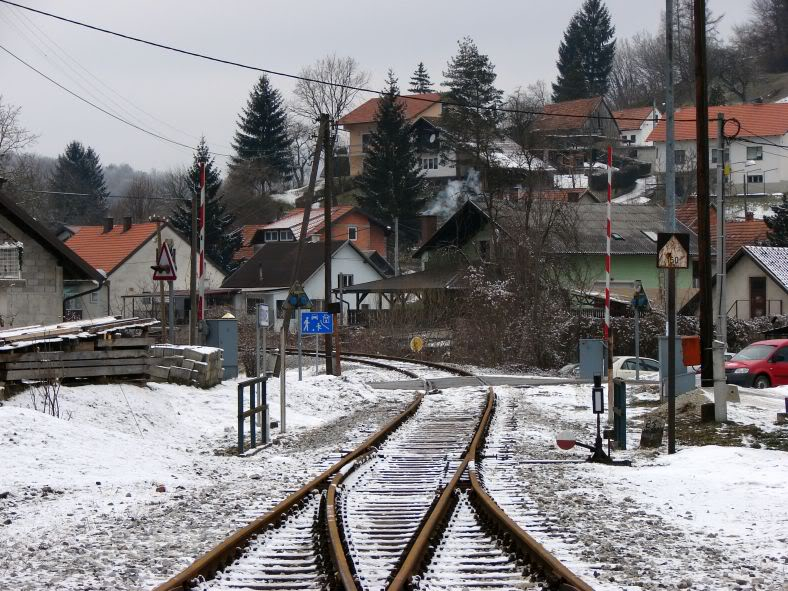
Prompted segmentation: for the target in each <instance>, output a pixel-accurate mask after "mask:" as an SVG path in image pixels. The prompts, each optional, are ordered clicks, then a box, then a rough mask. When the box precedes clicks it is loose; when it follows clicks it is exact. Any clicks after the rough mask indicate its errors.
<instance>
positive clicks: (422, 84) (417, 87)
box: [408, 62, 435, 94]
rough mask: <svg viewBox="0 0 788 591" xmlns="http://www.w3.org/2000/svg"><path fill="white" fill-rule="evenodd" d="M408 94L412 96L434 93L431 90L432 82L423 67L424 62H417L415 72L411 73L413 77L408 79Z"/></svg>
mask: <svg viewBox="0 0 788 591" xmlns="http://www.w3.org/2000/svg"><path fill="white" fill-rule="evenodd" d="M408 92H412V93H414V94H424V93H425V92H435V90H434V89H433V88H432V80H430V75H429V74H428V73H427V68H425V67H424V62H419V65H418V67H417V68H416V71H415V72H413V76H411V77H410V88H408Z"/></svg>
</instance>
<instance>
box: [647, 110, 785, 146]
mask: <svg viewBox="0 0 788 591" xmlns="http://www.w3.org/2000/svg"><path fill="white" fill-rule="evenodd" d="M717 113H722V114H723V115H724V116H725V118H726V119H731V118H735V119H737V120H738V121H739V123H741V129H739V133H738V134H737V137H755V136H763V137H769V136H772V137H773V136H780V135H783V134H785V133H788V104H775V103H763V104H745V105H726V106H722V107H709V117H710V118H713V117H716V116H717ZM666 125H667V124H666V123H665V119H660V122H659V123H658V124H657V127H656V128H654V131H653V132H651V134H650V135H649V136H648V141H650V142H664V141H665V128H666ZM735 132H736V124H735V123H733V122H729V123H727V124H726V126H725V133H726V134H733V133H735ZM675 133H676V135H675V137H676V140H679V141H680V140H694V139H695V107H685V108H683V109H679V110H678V111H676V132H675ZM716 138H717V125H716V124H715V123H714V122H709V139H716Z"/></svg>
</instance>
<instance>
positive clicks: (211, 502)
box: [0, 366, 413, 591]
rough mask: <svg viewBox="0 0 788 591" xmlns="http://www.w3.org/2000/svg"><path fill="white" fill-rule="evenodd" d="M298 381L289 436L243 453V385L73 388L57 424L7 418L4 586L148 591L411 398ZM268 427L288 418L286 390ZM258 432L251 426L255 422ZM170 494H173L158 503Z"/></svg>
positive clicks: (337, 382) (308, 377) (375, 375)
mask: <svg viewBox="0 0 788 591" xmlns="http://www.w3.org/2000/svg"><path fill="white" fill-rule="evenodd" d="M312 373H313V370H311V369H310V370H308V371H306V372H305V376H304V381H303V382H300V383H299V382H298V381H297V374H296V373H295V372H293V371H290V372H288V398H287V403H288V433H287V434H286V435H284V436H279V433H278V430H277V429H274V430H272V432H273V435H274V436H275V437H276V438H277V440H276V441H275V444H274V445H271V446H270V447H267V448H265V449H263V450H261V451H259V452H258V453H256V454H254V455H251V456H250V457H244V458H239V457H237V456H236V455H235V451H236V447H235V446H236V442H237V418H236V412H237V389H236V386H237V382H236V381H226V382H225V383H224V384H222V385H220V386H217V387H215V388H213V389H211V390H207V391H206V390H200V389H196V388H188V387H184V386H176V385H169V384H153V383H151V384H149V385H148V386H147V387H141V386H132V385H122V386H121V385H119V384H114V385H103V386H99V385H90V386H82V387H64V388H63V389H62V391H61V393H60V404H61V409H62V411H63V414H66V413H68V414H69V415H70V416H71V418H70V420H65V419H63V418H61V419H57V418H53V417H51V416H48V415H45V414H43V413H41V412H37V411H35V410H32V409H31V408H29V407H30V406H31V403H30V396H29V394H27V393H22V394H19V395H17V396H15V397H14V398H12V399H11V400H10V401H6V402H5V403H4V405H3V406H2V407H0V442H2V443H0V466H2V469H1V470H0V538H1V539H2V544H0V581H2V585H0V587H2V589H8V590H12V589H13V590H14V591H24V590H32V589H37V590H39V589H47V590H55V589H57V590H61V589H62V590H69V591H70V590H77V589H78V590H91V591H92V590H98V589H126V590H132V589H133V590H136V589H150V588H152V587H153V586H154V585H155V584H156V583H159V582H162V581H163V580H165V579H166V578H169V576H172V575H174V574H175V573H176V572H178V571H179V570H181V569H182V568H184V567H185V566H187V565H188V564H190V563H191V561H192V560H194V558H196V557H197V556H198V555H199V554H201V553H202V552H205V551H206V550H208V549H210V548H211V547H213V546H214V545H215V544H216V543H218V542H219V541H221V539H223V538H224V537H225V536H226V535H227V534H229V533H231V532H232V531H235V530H236V529H237V528H238V527H240V526H243V525H246V524H247V523H248V522H250V521H251V520H252V519H254V518H255V517H258V516H259V515H260V514H262V513H264V512H265V511H266V510H267V509H269V508H271V507H273V505H274V504H276V502H278V501H279V500H281V499H282V498H283V497H284V496H285V495H286V494H287V493H288V492H290V491H292V490H295V489H297V488H299V487H300V486H301V485H303V484H304V483H305V482H306V481H307V480H308V479H309V478H310V477H312V476H314V475H316V474H318V473H319V472H320V470H321V469H322V468H324V467H326V466H327V465H328V463H329V461H330V460H332V459H336V455H337V454H338V453H339V452H341V451H342V450H343V449H346V448H348V447H351V446H353V445H354V444H357V443H360V441H361V440H363V438H364V437H365V436H366V435H367V434H368V433H369V432H370V431H373V430H375V429H376V428H377V427H378V426H379V425H381V424H382V423H384V422H385V421H386V420H388V419H389V418H390V417H391V416H393V415H394V414H396V413H397V412H399V411H400V410H401V409H402V408H404V406H405V405H406V402H408V401H410V400H411V399H412V397H413V393H412V392H397V391H384V390H373V389H371V388H369V387H367V386H366V385H365V382H367V381H377V380H391V379H399V378H401V377H402V376H401V374H399V373H395V372H388V371H385V370H381V369H371V368H366V367H363V366H354V369H353V370H351V371H346V372H345V375H344V376H343V377H342V378H335V377H328V376H324V375H321V376H317V377H315V376H313V375H312ZM272 386H273V390H274V391H273V392H272V393H271V392H270V390H269V404H272V405H273V407H272V410H271V418H272V419H274V420H275V419H278V417H279V410H278V409H279V397H278V380H274V384H272ZM247 427H248V423H247ZM162 485H163V486H164V490H165V492H156V491H157V488H158V487H160V486H162Z"/></svg>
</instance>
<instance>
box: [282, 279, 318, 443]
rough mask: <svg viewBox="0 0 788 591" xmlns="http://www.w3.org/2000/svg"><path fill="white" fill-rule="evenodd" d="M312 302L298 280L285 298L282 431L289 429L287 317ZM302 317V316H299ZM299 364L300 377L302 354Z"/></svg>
mask: <svg viewBox="0 0 788 591" xmlns="http://www.w3.org/2000/svg"><path fill="white" fill-rule="evenodd" d="M311 307H312V302H311V301H310V300H309V297H308V296H307V295H306V292H305V291H304V286H303V285H301V283H300V282H298V281H296V282H295V283H294V284H293V286H292V287H291V288H290V291H289V292H288V294H287V298H286V299H285V303H284V306H283V311H284V312H285V313H286V316H285V322H283V323H282V331H281V335H280V339H279V415H280V419H281V430H282V433H284V432H286V430H287V383H286V381H285V375H286V374H287V364H286V361H287V353H286V350H285V349H286V347H287V332H288V323H287V319H289V318H290V314H289V311H290V310H298V311H299V313H300V312H301V309H302V308H311ZM299 318H300V316H299ZM300 328H301V327H300V326H299V335H300ZM298 359H299V365H298V373H299V379H300V376H301V363H300V361H301V355H300V354H299V356H298Z"/></svg>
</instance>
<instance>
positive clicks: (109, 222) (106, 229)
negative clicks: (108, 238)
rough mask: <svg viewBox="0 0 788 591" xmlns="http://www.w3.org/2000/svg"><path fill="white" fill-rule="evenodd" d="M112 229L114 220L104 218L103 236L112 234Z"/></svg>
mask: <svg viewBox="0 0 788 591" xmlns="http://www.w3.org/2000/svg"><path fill="white" fill-rule="evenodd" d="M113 227H115V220H113V219H112V218H104V234H107V233H108V232H112V228H113Z"/></svg>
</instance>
